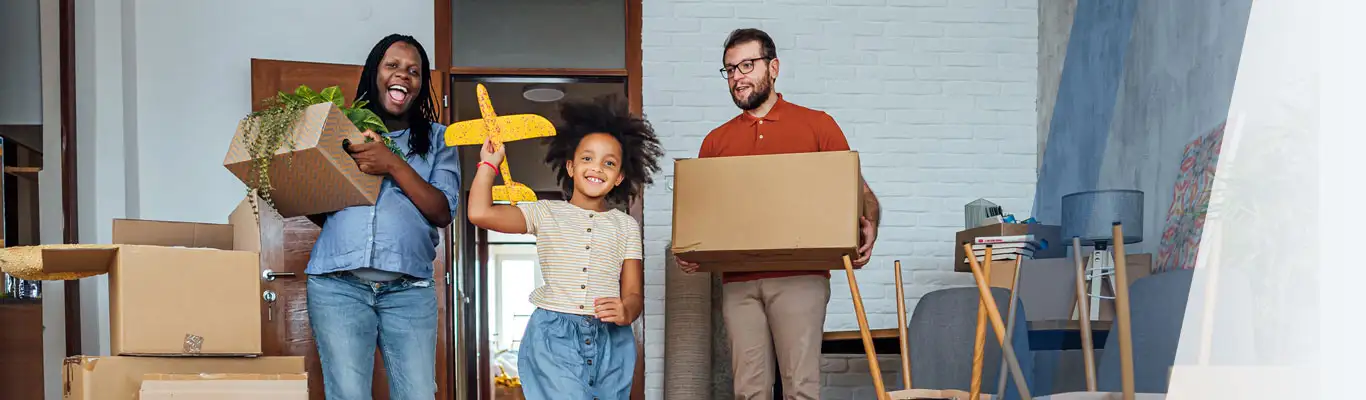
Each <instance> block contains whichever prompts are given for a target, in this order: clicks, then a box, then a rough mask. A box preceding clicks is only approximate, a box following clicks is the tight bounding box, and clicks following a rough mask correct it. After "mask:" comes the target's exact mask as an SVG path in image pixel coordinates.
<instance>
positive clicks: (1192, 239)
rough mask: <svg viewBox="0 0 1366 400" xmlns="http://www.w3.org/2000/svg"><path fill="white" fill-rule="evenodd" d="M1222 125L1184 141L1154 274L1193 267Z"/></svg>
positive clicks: (1202, 228)
mask: <svg viewBox="0 0 1366 400" xmlns="http://www.w3.org/2000/svg"><path fill="white" fill-rule="evenodd" d="M1224 126H1225V123H1220V124H1219V126H1218V127H1215V128H1214V130H1213V131H1212V132H1210V133H1208V134H1206V135H1203V136H1200V137H1197V138H1195V140H1193V141H1191V142H1190V143H1189V144H1186V150H1185V152H1184V153H1183V156H1182V159H1181V172H1180V173H1179V174H1178V175H1177V178H1176V186H1175V189H1174V190H1173V191H1172V202H1171V206H1170V207H1169V208H1168V209H1167V223H1166V229H1165V230H1163V231H1162V242H1161V245H1160V247H1159V251H1158V256H1157V263H1156V264H1155V265H1154V266H1153V273H1158V272H1164V271H1172V270H1177V269H1192V268H1195V255H1196V254H1197V252H1198V251H1199V249H1200V235H1201V233H1203V232H1204V228H1205V213H1206V212H1207V211H1208V209H1209V199H1210V189H1211V187H1213V185H1214V171H1215V167H1217V166H1218V164H1219V149H1220V148H1221V147H1222V145H1223V142H1224Z"/></svg>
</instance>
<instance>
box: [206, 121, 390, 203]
mask: <svg viewBox="0 0 1366 400" xmlns="http://www.w3.org/2000/svg"><path fill="white" fill-rule="evenodd" d="M244 126H245V124H239V126H238V128H237V133H236V134H234V135H233V138H232V144H231V146H229V148H228V155H227V157H226V158H224V159H223V166H224V167H226V168H227V169H228V171H231V172H232V174H233V175H235V176H237V179H239V180H241V181H242V182H243V183H247V182H253V181H255V180H256V178H255V176H256V174H257V172H256V171H255V167H254V165H253V164H254V163H253V162H252V160H251V154H250V153H249V152H248V151H247V145H246V144H245V143H244V142H243V137H244V135H245V134H246V131H245V130H244V129H243V127H244ZM292 131H293V134H292V135H291V140H292V141H293V144H294V147H293V149H294V150H292V151H291V150H290V147H289V143H285V144H282V145H281V146H280V148H279V149H278V150H276V152H275V156H274V158H273V159H272V160H271V162H270V167H269V170H270V171H269V174H270V182H271V186H272V187H274V191H272V192H271V196H272V199H273V200H274V202H275V209H276V210H277V211H278V212H279V213H280V215H281V216H283V217H285V218H290V217H297V216H302V215H311V214H319V213H326V212H332V211H337V210H341V209H343V208H346V207H350V206H361V205H374V204H375V200H376V199H378V198H379V188H380V182H381V181H382V178H381V177H379V176H375V175H370V174H366V173H364V172H361V171H360V169H359V168H357V167H356V161H355V160H354V159H352V158H351V155H350V154H348V153H347V152H346V151H345V150H343V149H342V141H343V140H344V139H350V141H351V143H356V144H359V143H364V142H365V137H364V136H363V135H361V132H360V131H359V130H357V129H356V126H355V125H353V124H352V123H351V120H349V119H347V118H346V116H345V115H343V114H342V112H341V109H339V108H337V106H336V105H334V104H332V103H321V104H316V105H313V106H311V107H308V108H306V109H304V112H303V115H302V116H300V117H299V121H298V122H297V123H295V125H294V127H293V130H292Z"/></svg>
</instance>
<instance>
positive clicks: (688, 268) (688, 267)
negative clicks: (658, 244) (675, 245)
mask: <svg viewBox="0 0 1366 400" xmlns="http://www.w3.org/2000/svg"><path fill="white" fill-rule="evenodd" d="M674 261H677V262H678V269H681V270H683V273H685V274H691V273H694V272H697V269H698V265H697V264H693V263H690V262H687V261H683V259H682V258H678V256H674Z"/></svg>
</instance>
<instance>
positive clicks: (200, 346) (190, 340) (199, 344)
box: [181, 333, 204, 354]
mask: <svg viewBox="0 0 1366 400" xmlns="http://www.w3.org/2000/svg"><path fill="white" fill-rule="evenodd" d="M181 350H183V351H184V352H185V353H186V354H199V353H202V352H203V351H204V337H203V336H199V335H193V334H189V333H186V334H185V346H184V347H183V348H182V349H181Z"/></svg>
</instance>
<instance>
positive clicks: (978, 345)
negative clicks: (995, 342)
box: [967, 245, 993, 399]
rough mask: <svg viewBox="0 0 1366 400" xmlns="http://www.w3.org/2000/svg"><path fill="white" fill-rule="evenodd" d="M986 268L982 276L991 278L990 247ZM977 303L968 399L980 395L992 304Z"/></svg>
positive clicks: (986, 299)
mask: <svg viewBox="0 0 1366 400" xmlns="http://www.w3.org/2000/svg"><path fill="white" fill-rule="evenodd" d="M967 254H968V257H971V258H976V257H977V256H974V255H972V254H973V253H967ZM985 263H986V266H985V267H983V268H982V270H983V272H982V273H984V274H986V275H987V276H991V246H990V245H988V246H987V249H986V261H985ZM979 297H980V299H979V300H978V301H977V332H976V336H973V339H972V380H971V381H970V383H969V384H968V398H970V399H975V398H977V397H978V395H980V394H982V366H983V364H985V363H986V360H985V358H986V344H987V310H986V308H987V303H988V302H993V301H992V300H990V297H987V296H979Z"/></svg>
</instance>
